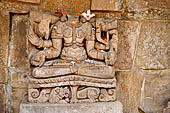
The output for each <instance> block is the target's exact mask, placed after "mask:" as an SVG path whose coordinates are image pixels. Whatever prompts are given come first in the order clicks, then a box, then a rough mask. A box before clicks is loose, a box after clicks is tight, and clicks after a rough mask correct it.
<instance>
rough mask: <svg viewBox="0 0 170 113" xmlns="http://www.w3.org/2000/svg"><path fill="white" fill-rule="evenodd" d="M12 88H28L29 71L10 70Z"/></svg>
mask: <svg viewBox="0 0 170 113" xmlns="http://www.w3.org/2000/svg"><path fill="white" fill-rule="evenodd" d="M9 75H10V79H11V86H12V87H14V88H27V87H28V79H27V76H28V75H29V72H28V70H24V69H15V68H9Z"/></svg>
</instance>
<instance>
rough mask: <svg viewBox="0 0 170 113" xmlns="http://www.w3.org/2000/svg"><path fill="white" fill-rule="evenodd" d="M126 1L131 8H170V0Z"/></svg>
mask: <svg viewBox="0 0 170 113" xmlns="http://www.w3.org/2000/svg"><path fill="white" fill-rule="evenodd" d="M126 3H127V6H128V8H129V9H130V10H138V9H141V8H143V9H145V8H152V9H163V10H164V9H169V10H170V1H169V0H135V2H134V1H133V0H126Z"/></svg>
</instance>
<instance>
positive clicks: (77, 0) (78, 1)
mask: <svg viewBox="0 0 170 113" xmlns="http://www.w3.org/2000/svg"><path fill="white" fill-rule="evenodd" d="M41 7H42V8H43V9H45V10H50V11H51V10H55V11H57V9H58V8H59V9H61V10H62V11H68V12H85V11H87V10H88V9H90V0H44V1H43V2H42V4H41Z"/></svg>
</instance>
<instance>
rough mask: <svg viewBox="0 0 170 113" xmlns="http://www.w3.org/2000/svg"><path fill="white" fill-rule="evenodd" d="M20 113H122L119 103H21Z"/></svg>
mask: <svg viewBox="0 0 170 113" xmlns="http://www.w3.org/2000/svg"><path fill="white" fill-rule="evenodd" d="M20 109H21V111H20V113H123V112H122V104H121V103H120V102H119V101H116V102H108V103H87V104H86V103H83V104H47V103H46V104H28V103H25V102H24V103H22V104H21V106H20Z"/></svg>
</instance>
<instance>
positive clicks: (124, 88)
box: [116, 72, 143, 113]
mask: <svg viewBox="0 0 170 113" xmlns="http://www.w3.org/2000/svg"><path fill="white" fill-rule="evenodd" d="M116 79H117V87H116V90H117V91H116V92H117V93H116V95H117V100H119V101H120V102H121V103H122V104H123V113H137V109H138V107H139V104H140V97H141V88H142V82H143V76H142V75H141V72H118V73H117V75H116Z"/></svg>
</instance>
